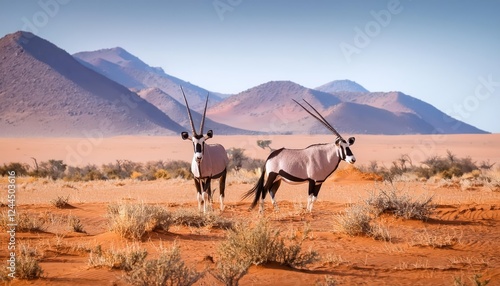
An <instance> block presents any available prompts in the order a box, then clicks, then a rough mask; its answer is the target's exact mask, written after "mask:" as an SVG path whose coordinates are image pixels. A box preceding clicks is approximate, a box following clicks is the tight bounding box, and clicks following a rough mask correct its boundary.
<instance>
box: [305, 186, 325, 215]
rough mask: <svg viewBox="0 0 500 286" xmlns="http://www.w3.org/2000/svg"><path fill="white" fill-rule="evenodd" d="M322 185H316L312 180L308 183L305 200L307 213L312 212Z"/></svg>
mask: <svg viewBox="0 0 500 286" xmlns="http://www.w3.org/2000/svg"><path fill="white" fill-rule="evenodd" d="M321 185H322V183H316V182H314V181H313V180H311V181H309V198H307V211H308V212H312V208H313V204H314V202H315V201H316V200H317V199H318V194H319V190H320V189H321Z"/></svg>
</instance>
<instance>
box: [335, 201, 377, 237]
mask: <svg viewBox="0 0 500 286" xmlns="http://www.w3.org/2000/svg"><path fill="white" fill-rule="evenodd" d="M371 220H372V218H371V216H370V211H369V209H368V208H367V207H366V206H365V205H354V206H351V207H350V208H348V209H346V210H344V212H343V213H341V214H338V215H336V216H335V221H336V224H337V231H339V232H342V233H345V234H348V235H351V236H356V235H369V234H370V232H371V226H370V222H371Z"/></svg>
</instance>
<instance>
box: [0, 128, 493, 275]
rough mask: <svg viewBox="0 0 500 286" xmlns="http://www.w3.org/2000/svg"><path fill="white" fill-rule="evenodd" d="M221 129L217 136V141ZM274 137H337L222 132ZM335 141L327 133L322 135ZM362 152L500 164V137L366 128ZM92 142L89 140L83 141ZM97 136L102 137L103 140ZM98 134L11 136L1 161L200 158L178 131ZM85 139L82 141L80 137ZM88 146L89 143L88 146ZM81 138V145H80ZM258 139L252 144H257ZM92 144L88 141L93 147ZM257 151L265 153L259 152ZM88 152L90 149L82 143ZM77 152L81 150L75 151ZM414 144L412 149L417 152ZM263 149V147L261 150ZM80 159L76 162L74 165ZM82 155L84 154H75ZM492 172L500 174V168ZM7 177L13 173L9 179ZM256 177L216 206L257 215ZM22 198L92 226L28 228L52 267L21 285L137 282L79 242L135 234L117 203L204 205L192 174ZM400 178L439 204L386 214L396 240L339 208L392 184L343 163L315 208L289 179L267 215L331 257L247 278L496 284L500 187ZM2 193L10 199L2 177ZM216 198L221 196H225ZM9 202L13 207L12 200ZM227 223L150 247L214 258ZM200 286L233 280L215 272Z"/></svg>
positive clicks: (386, 158)
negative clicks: (410, 216)
mask: <svg viewBox="0 0 500 286" xmlns="http://www.w3.org/2000/svg"><path fill="white" fill-rule="evenodd" d="M216 139H217V140H216ZM258 139H269V140H273V144H271V146H272V147H273V148H278V147H281V146H288V147H292V148H299V147H303V146H307V145H309V144H312V143H317V142H326V141H328V140H330V139H331V138H330V137H328V138H324V137H323V136H301V137H297V136H274V137H272V138H255V137H239V136H238V137H236V136H235V137H233V136H228V137H223V136H221V137H214V139H213V141H214V142H218V143H223V144H224V145H225V146H226V148H231V147H238V148H244V149H246V150H247V155H250V156H252V157H257V158H265V157H266V156H267V153H268V150H262V149H260V148H254V147H252V146H253V145H256V144H255V140H258ZM323 139H324V140H323ZM356 140H357V141H356V144H355V146H353V152H354V154H355V155H356V157H357V159H358V162H357V164H358V163H360V164H367V163H369V162H370V161H373V160H376V161H378V162H380V164H385V165H389V164H390V163H391V161H392V160H394V159H396V158H398V157H399V156H400V155H401V154H405V153H406V154H410V157H412V159H413V161H414V162H418V161H420V160H421V159H419V158H420V157H419V156H424V155H425V157H428V156H432V155H444V154H445V153H446V150H450V151H452V152H453V153H454V154H456V155H457V156H458V157H463V156H471V157H472V158H473V159H474V160H475V161H478V162H480V161H483V160H488V159H489V160H490V162H491V163H493V162H499V163H500V151H499V148H498V147H499V146H500V135H474V136H464V135H453V136H444V137H442V138H439V140H438V139H436V138H433V137H432V136H364V135H360V136H357V138H356ZM81 142H88V143H87V144H88V145H89V144H90V145H89V146H92V147H91V148H90V149H88V150H87V149H83V148H84V147H82V146H84V145H83V144H84V143H81ZM94 143H95V144H94ZM94 143H92V141H91V140H90V139H82V138H77V139H75V138H69V139H68V138H60V139H45V138H40V139H0V144H1V149H2V157H1V161H0V163H5V162H11V161H17V162H18V161H25V162H27V163H31V162H30V157H36V158H37V159H38V160H39V161H43V160H48V159H63V160H65V161H68V160H66V159H65V158H66V157H65V156H68V150H70V149H71V148H73V150H74V151H75V152H76V155H78V156H80V158H81V159H80V161H78V162H76V160H75V163H78V164H83V165H85V164H89V163H93V164H101V163H107V162H112V161H114V160H116V159H130V160H133V161H138V162H145V161H149V160H159V159H163V160H168V159H182V160H187V159H186V157H187V158H190V156H191V154H190V152H191V146H190V144H189V143H187V142H182V140H181V139H180V138H177V137H139V138H135V137H120V138H105V139H102V140H101V141H96V142H94ZM79 144H80V145H79ZM78 146H80V147H78ZM78 148H80V150H79V149H78ZM252 148H253V149H252ZM85 150H87V151H85ZM251 150H254V151H251ZM83 151H85V152H83ZM69 152H71V150H70V151H69ZM411 154H413V155H411ZM253 155H255V156H253ZM70 164H71V163H70ZM71 165H76V164H71ZM492 176H496V178H498V177H500V175H499V174H498V171H495V172H494V173H493V175H492ZM0 180H1V185H2V186H5V185H6V183H7V180H6V178H0ZM255 180H256V175H252V174H242V173H240V174H235V173H231V174H230V175H229V177H228V186H227V191H226V194H227V195H226V209H225V210H224V211H223V212H221V213H220V211H218V210H216V211H215V212H216V213H217V214H220V216H222V217H224V218H227V219H229V220H233V221H243V220H251V221H257V220H258V219H259V218H260V216H259V214H258V212H257V211H256V210H253V211H250V210H249V209H248V207H249V204H250V202H249V201H248V200H247V201H243V202H242V201H241V200H240V197H241V195H242V194H243V193H244V192H245V191H247V190H249V189H250V188H251V187H252V185H253V183H254V182H255ZM17 186H18V189H17V193H16V203H17V204H18V206H17V210H18V213H23V212H27V213H31V214H44V215H47V216H52V217H58V216H67V215H73V216H76V217H78V218H79V219H80V220H81V222H82V224H83V226H84V230H85V232H86V233H83V234H82V233H74V232H71V231H69V230H68V229H67V228H65V227H61V225H58V224H57V223H52V224H48V225H46V229H45V230H44V231H43V232H34V233H17V242H18V243H19V244H27V245H30V246H33V247H36V248H38V250H39V252H41V264H40V265H41V267H42V268H43V270H44V276H43V278H42V279H39V280H37V281H34V282H33V281H20V280H14V281H13V283H12V284H13V285H35V284H36V285H70V284H71V285H126V283H125V281H124V279H123V272H121V271H120V270H110V269H107V268H101V269H96V268H91V267H89V265H88V260H89V254H88V253H87V252H85V251H78V250H76V249H77V248H78V247H80V248H92V247H95V246H97V245H102V247H103V248H105V249H107V248H110V247H123V246H124V245H128V244H130V242H127V241H126V240H123V239H120V238H119V237H118V236H117V235H116V234H114V233H111V232H109V230H108V227H107V219H106V217H105V214H106V207H107V205H108V204H109V203H115V202H130V203H140V202H144V203H152V204H159V205H161V206H165V207H167V208H168V209H169V210H172V211H175V210H178V209H196V208H197V206H196V203H195V190H194V186H193V183H192V181H187V180H182V179H171V180H157V181H150V182H142V181H136V180H132V179H128V180H122V181H113V180H110V181H98V182H64V181H56V182H53V181H50V180H46V179H33V178H17ZM397 187H398V188H399V189H401V190H405V191H407V192H409V193H410V194H411V195H412V196H415V197H419V196H433V202H434V203H435V204H436V209H435V210H434V212H433V213H432V215H431V218H430V219H429V220H428V221H426V222H422V221H415V220H404V219H396V218H394V217H392V216H390V215H384V216H382V217H380V218H378V219H377V221H376V222H377V223H379V224H381V225H382V226H384V227H386V228H388V230H389V232H390V234H391V238H392V239H391V241H389V242H384V241H377V240H373V239H372V238H368V237H350V236H347V235H345V234H342V233H338V232H335V231H334V230H335V219H334V218H335V215H338V214H340V213H342V212H343V211H344V210H345V209H346V208H348V207H349V205H351V204H356V203H360V202H362V201H363V200H364V199H365V198H367V197H368V196H369V195H370V194H371V193H372V192H377V191H378V190H380V189H384V188H385V189H387V188H388V186H385V185H384V184H383V183H381V182H374V181H370V180H365V179H364V177H363V176H361V175H360V174H359V173H357V172H355V171H353V170H352V169H350V168H348V167H346V164H345V163H343V164H342V168H341V170H339V171H338V172H337V173H336V174H334V175H333V176H332V177H331V178H330V179H329V180H328V181H327V182H326V183H325V184H324V186H323V188H322V190H321V192H320V195H319V199H318V201H317V202H316V204H315V206H314V210H313V213H312V214H308V213H305V211H304V208H305V204H306V195H307V190H306V189H307V187H306V185H287V184H282V187H281V188H280V190H279V192H278V194H277V199H278V203H279V206H280V210H279V211H278V212H274V211H273V210H272V208H271V204H270V202H269V201H268V202H267V203H266V206H267V209H266V212H265V214H264V216H265V217H266V218H268V219H269V220H270V221H271V222H272V224H273V225H274V226H276V227H278V228H280V229H282V230H283V231H285V232H286V231H289V230H290V229H297V230H300V229H303V227H304V225H308V226H309V228H310V229H311V233H310V235H309V238H308V239H307V240H306V241H305V242H304V249H309V248H311V249H313V250H315V251H317V252H318V253H320V260H319V261H318V262H315V263H314V264H312V265H309V266H307V267H306V268H305V269H292V268H288V267H283V266H277V265H261V266H252V267H251V268H250V270H249V272H248V274H246V275H245V276H244V277H243V278H242V279H241V280H240V285H276V283H278V282H279V284H280V285H327V284H326V282H325V281H326V279H327V278H331V279H334V280H335V281H336V282H337V285H454V284H453V281H454V279H455V278H457V277H460V278H461V279H462V281H464V282H465V283H466V284H465V285H473V284H472V282H471V281H470V278H472V277H474V275H475V274H481V275H482V278H481V279H483V280H484V279H491V282H490V283H489V284H488V285H500V242H499V241H500V190H498V189H497V188H491V187H490V186H489V185H481V186H472V187H471V186H469V187H463V186H461V185H459V184H458V185H457V184H447V183H443V182H442V181H439V180H429V181H425V182H422V181H413V180H405V181H403V182H399V183H398V184H397ZM2 189H3V191H2V194H3V195H2V198H0V202H2V203H5V202H6V191H4V190H5V188H4V187H2ZM58 196H69V202H70V204H71V205H72V207H71V208H65V209H57V208H55V207H54V206H53V205H52V204H51V203H50V201H51V200H53V199H55V198H57V197H58ZM216 205H217V202H215V204H214V206H216ZM1 211H2V212H5V211H6V207H5V206H3V207H1ZM223 239H224V231H223V230H221V229H217V228H192V227H183V226H173V227H171V229H170V230H169V231H168V232H150V233H148V234H147V235H146V237H145V238H144V239H143V241H142V242H139V244H140V246H141V247H143V248H146V249H148V251H149V252H150V253H151V255H154V252H155V250H157V247H158V245H160V244H164V245H167V246H170V245H172V244H173V243H174V242H175V243H177V245H179V247H180V249H181V253H182V257H183V259H184V260H185V261H186V264H187V265H188V266H190V267H196V268H197V269H198V270H202V269H204V268H206V267H213V263H212V262H210V261H207V259H206V257H209V256H210V257H216V250H217V246H218V244H219V243H220V242H221V241H222V240H223ZM431 240H439V241H448V242H450V243H449V245H447V246H446V247H432V246H430V245H428V242H429V241H431ZM7 241H8V234H6V233H5V232H2V233H1V234H0V260H1V261H5V260H6V259H7V255H8V251H7ZM196 285H222V284H220V282H218V281H216V280H215V279H214V278H213V277H212V276H211V275H210V274H208V273H207V274H206V275H205V276H204V277H203V278H202V279H201V280H199V281H198V282H197V283H196Z"/></svg>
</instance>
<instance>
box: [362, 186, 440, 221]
mask: <svg viewBox="0 0 500 286" xmlns="http://www.w3.org/2000/svg"><path fill="white" fill-rule="evenodd" d="M388 186H389V187H388V188H385V189H384V188H381V189H380V190H379V192H378V194H376V193H375V192H373V193H372V194H371V195H370V196H369V197H368V198H367V199H366V200H365V203H366V205H368V206H370V207H371V208H372V211H373V212H374V213H375V215H380V214H381V213H392V214H394V215H395V216H396V217H401V218H405V219H419V220H426V219H427V218H428V217H429V215H430V214H431V213H432V211H433V210H434V208H435V206H434V204H432V196H430V197H419V198H414V197H412V196H411V195H410V194H409V193H408V192H406V191H402V190H398V189H397V188H396V187H395V186H394V185H392V184H391V185H388Z"/></svg>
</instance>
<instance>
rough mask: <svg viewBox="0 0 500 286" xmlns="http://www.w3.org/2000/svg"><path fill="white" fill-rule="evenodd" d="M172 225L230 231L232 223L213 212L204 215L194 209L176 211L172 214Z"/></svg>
mask: <svg viewBox="0 0 500 286" xmlns="http://www.w3.org/2000/svg"><path fill="white" fill-rule="evenodd" d="M172 223H173V224H175V225H183V226H188V227H197V228H201V227H208V228H218V229H231V228H233V225H234V223H233V222H232V221H230V220H228V219H225V218H223V217H221V216H220V215H218V214H217V213H215V212H208V213H206V214H203V213H200V212H199V211H198V210H195V209H178V210H177V211H175V212H174V213H173V214H172Z"/></svg>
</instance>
